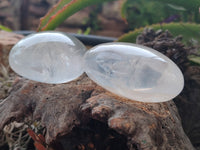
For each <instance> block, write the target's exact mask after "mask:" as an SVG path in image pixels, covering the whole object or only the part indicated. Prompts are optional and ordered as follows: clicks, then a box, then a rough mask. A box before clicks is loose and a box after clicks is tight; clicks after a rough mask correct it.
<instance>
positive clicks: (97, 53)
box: [84, 43, 184, 102]
mask: <svg viewBox="0 0 200 150" xmlns="http://www.w3.org/2000/svg"><path fill="white" fill-rule="evenodd" d="M84 57H85V62H84V63H85V71H86V73H87V75H88V76H89V77H90V78H91V79H92V80H93V81H95V82H96V83H98V84H99V85H100V86H102V87H104V88H105V89H107V90H108V91H110V92H112V93H115V94H117V95H120V96H123V97H126V98H129V99H131V100H136V101H142V102H164V101H168V100H171V99H172V98H174V97H175V96H177V95H178V94H179V93H180V92H181V90H182V89H183V85H184V79H183V75H182V73H181V71H180V70H179V68H178V67H177V66H176V65H175V64H174V63H173V62H172V61H171V60H170V59H169V58H167V57H166V56H164V55H163V54H161V53H159V52H157V51H155V50H153V49H150V48H147V47H144V46H139V45H135V44H128V43H108V44H102V45H99V46H96V47H94V48H92V49H91V50H90V51H88V52H86V54H85V56H84Z"/></svg>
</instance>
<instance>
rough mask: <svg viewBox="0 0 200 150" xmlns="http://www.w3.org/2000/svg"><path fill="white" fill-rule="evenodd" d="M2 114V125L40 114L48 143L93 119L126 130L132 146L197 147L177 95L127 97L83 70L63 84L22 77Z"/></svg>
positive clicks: (3, 106)
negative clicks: (152, 100) (151, 99)
mask: <svg viewBox="0 0 200 150" xmlns="http://www.w3.org/2000/svg"><path fill="white" fill-rule="evenodd" d="M0 114H1V115H0V129H2V128H3V126H4V125H5V124H7V123H9V122H10V121H12V120H20V119H23V118H24V117H26V116H32V119H33V120H34V119H37V120H41V123H42V125H43V126H44V127H46V142H47V143H51V142H53V141H54V140H56V139H57V138H58V136H62V135H66V134H69V133H70V132H72V129H73V127H76V126H81V124H82V123H85V122H87V121H89V120H90V119H94V120H98V121H100V122H103V123H105V124H107V125H108V127H109V128H110V129H113V130H115V131H116V132H117V133H119V134H121V135H124V136H125V137H126V138H127V145H128V147H129V149H130V150H134V149H188V150H192V149H193V146H192V145H191V143H190V141H189V139H188V138H187V136H186V135H185V133H184V131H183V129H182V125H181V121H180V117H179V115H178V112H177V109H176V106H175V104H174V102H173V101H170V102H166V103H157V104H147V103H139V102H134V101H129V100H127V99H123V98H120V97H118V96H115V95H113V94H111V93H109V92H107V91H105V90H104V89H102V88H101V87H99V86H98V85H96V84H94V83H93V82H92V81H91V80H90V79H89V78H88V77H86V76H85V75H83V76H82V77H81V78H79V79H78V80H76V81H73V82H70V83H66V84H60V85H49V84H42V83H37V82H33V81H28V80H25V79H20V80H18V81H17V82H16V83H15V84H14V86H13V90H12V92H11V94H10V95H9V96H8V97H7V98H6V99H5V100H4V101H3V102H2V103H1V104H0Z"/></svg>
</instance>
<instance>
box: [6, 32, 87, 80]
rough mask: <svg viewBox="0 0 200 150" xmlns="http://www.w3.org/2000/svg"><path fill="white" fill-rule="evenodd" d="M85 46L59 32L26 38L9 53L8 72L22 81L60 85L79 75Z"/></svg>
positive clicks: (43, 33) (38, 34)
mask: <svg viewBox="0 0 200 150" xmlns="http://www.w3.org/2000/svg"><path fill="white" fill-rule="evenodd" d="M85 51H86V48H85V46H84V45H83V44H82V43H81V42H80V41H79V40H77V39H76V38H74V37H72V36H69V35H68V36H66V35H64V34H62V33H59V32H41V33H36V34H32V35H29V36H27V37H26V38H24V39H22V40H21V41H19V42H18V43H17V44H16V45H15V46H14V47H13V48H12V50H11V52H10V55H9V63H10V66H11V68H12V69H13V70H14V71H15V72H16V73H18V74H20V75H21V76H24V77H25V78H28V79H31V80H35V81H39V82H44V83H64V82H68V81H71V80H74V79H76V78H77V77H79V76H80V75H81V74H82V73H83V66H82V58H83V55H84V54H85Z"/></svg>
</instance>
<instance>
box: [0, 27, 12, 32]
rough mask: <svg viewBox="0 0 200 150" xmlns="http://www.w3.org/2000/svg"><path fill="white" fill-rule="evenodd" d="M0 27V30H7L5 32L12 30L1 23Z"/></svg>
mask: <svg viewBox="0 0 200 150" xmlns="http://www.w3.org/2000/svg"><path fill="white" fill-rule="evenodd" d="M0 29H1V30H4V31H7V32H11V31H12V30H11V29H10V28H8V27H5V26H3V25H0Z"/></svg>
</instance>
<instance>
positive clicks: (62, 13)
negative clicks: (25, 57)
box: [38, 0, 113, 31]
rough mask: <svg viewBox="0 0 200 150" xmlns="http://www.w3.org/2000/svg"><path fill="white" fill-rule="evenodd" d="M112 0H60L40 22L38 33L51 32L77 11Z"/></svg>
mask: <svg viewBox="0 0 200 150" xmlns="http://www.w3.org/2000/svg"><path fill="white" fill-rule="evenodd" d="M106 1H113V0H60V1H59V2H58V3H57V4H56V5H55V6H54V7H53V8H52V9H51V10H50V11H49V12H48V13H47V14H46V15H45V16H44V17H43V18H42V19H41V20H40V24H39V27H38V31H44V30H53V29H55V28H56V27H57V26H58V25H59V24H61V23H62V22H63V21H64V20H65V19H67V18H68V17H70V16H71V15H73V14H74V13H76V12H78V11H79V10H81V9H83V8H85V7H87V6H90V5H94V4H98V3H103V2H106Z"/></svg>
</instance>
